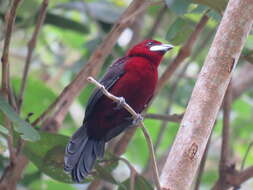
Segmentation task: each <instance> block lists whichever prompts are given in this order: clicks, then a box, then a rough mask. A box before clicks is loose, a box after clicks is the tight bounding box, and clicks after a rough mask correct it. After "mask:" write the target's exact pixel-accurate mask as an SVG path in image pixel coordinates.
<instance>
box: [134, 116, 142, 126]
mask: <svg viewBox="0 0 253 190" xmlns="http://www.w3.org/2000/svg"><path fill="white" fill-rule="evenodd" d="M142 121H143V117H142V116H141V114H137V117H136V118H135V119H134V120H133V125H135V126H137V125H139V124H140V122H142Z"/></svg>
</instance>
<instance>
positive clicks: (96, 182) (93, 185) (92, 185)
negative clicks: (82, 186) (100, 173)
mask: <svg viewBox="0 0 253 190" xmlns="http://www.w3.org/2000/svg"><path fill="white" fill-rule="evenodd" d="M100 186H101V180H99V179H95V180H93V181H92V182H91V183H90V184H89V186H88V187H87V190H97V189H99V188H100Z"/></svg>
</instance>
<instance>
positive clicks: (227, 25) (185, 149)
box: [161, 0, 253, 190]
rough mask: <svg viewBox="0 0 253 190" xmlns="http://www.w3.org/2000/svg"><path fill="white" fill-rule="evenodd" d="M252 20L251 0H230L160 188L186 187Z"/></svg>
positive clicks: (188, 107)
mask: <svg viewBox="0 0 253 190" xmlns="http://www.w3.org/2000/svg"><path fill="white" fill-rule="evenodd" d="M252 21H253V1H252V0H230V1H229V3H228V6H227V9H226V11H225V13H224V16H223V18H222V21H221V23H220V26H219V28H218V31H217V33H216V36H215V38H214V41H213V44H212V46H211V49H210V50H209V53H208V56H207V58H206V60H205V63H204V66H203V68H202V70H201V72H200V75H199V77H198V80H197V82H196V85H195V87H194V90H193V93H192V96H191V99H190V102H189V104H188V106H187V109H186V112H185V115H184V117H183V120H182V122H181V126H180V129H179V131H178V134H177V137H176V139H175V141H174V144H173V147H172V149H171V152H170V154H169V156H168V158H167V161H166V164H165V166H164V168H163V171H162V175H161V185H162V188H163V189H164V190H178V189H180V190H188V189H190V186H191V184H192V182H193V179H194V177H195V175H196V172H197V169H198V167H199V164H200V161H201V158H202V156H203V153H204V151H205V147H206V144H207V141H208V138H209V136H210V134H211V131H212V128H213V124H214V121H215V118H216V116H217V113H218V111H219V108H220V106H221V103H222V100H223V97H224V94H225V91H226V89H227V86H228V83H229V81H230V78H231V73H232V71H233V68H234V67H235V65H236V63H237V61H238V59H239V56H240V53H241V51H242V47H243V45H244V42H245V40H246V37H247V35H248V33H249V31H250V29H251V26H252Z"/></svg>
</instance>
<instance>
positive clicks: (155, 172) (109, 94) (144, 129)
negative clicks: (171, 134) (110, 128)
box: [87, 77, 161, 190]
mask: <svg viewBox="0 0 253 190" xmlns="http://www.w3.org/2000/svg"><path fill="white" fill-rule="evenodd" d="M87 80H88V81H89V82H90V83H92V84H94V85H96V86H97V87H98V88H99V89H100V90H101V91H102V92H103V94H104V95H105V96H107V97H108V98H109V99H111V100H112V101H114V102H117V103H120V102H121V99H120V98H119V97H116V96H114V95H113V94H111V93H110V92H108V91H107V90H106V89H105V87H104V86H103V85H101V84H100V83H99V82H97V81H96V80H95V79H93V78H92V77H88V79H87ZM122 106H123V107H124V108H125V109H126V110H127V111H128V112H129V113H130V114H131V115H132V116H133V118H134V119H138V117H139V115H138V114H137V113H136V112H135V111H134V110H133V108H132V107H130V106H129V105H128V104H127V103H123V105H122ZM139 124H140V126H141V129H142V132H143V134H144V136H145V138H146V141H147V143H148V147H149V151H150V154H151V158H152V162H153V171H154V177H155V183H156V187H157V189H158V190H161V186H160V182H159V174H158V169H157V163H156V159H155V153H154V148H153V144H152V140H151V138H150V136H149V134H148V132H147V130H146V128H145V126H144V123H143V121H140V123H139Z"/></svg>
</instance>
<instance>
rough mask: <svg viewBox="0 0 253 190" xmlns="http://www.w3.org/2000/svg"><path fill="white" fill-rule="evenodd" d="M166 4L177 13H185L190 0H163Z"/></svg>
mask: <svg viewBox="0 0 253 190" xmlns="http://www.w3.org/2000/svg"><path fill="white" fill-rule="evenodd" d="M165 2H166V5H167V6H168V8H169V9H171V10H172V11H173V12H174V13H176V14H177V15H182V14H185V13H187V10H188V7H189V5H190V4H191V0H165Z"/></svg>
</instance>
